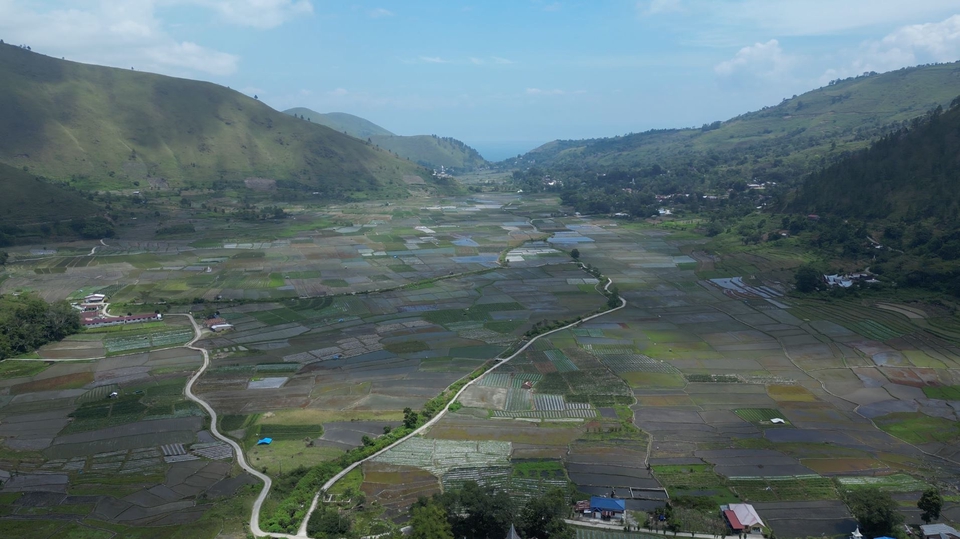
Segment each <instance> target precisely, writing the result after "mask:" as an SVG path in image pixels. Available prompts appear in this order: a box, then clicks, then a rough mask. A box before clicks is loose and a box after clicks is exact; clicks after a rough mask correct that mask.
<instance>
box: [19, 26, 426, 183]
mask: <svg viewBox="0 0 960 539" xmlns="http://www.w3.org/2000/svg"><path fill="white" fill-rule="evenodd" d="M0 162H2V163H6V164H9V165H12V166H14V167H16V168H22V167H28V170H29V171H30V172H31V173H34V174H38V175H42V176H45V177H48V178H52V179H56V180H69V181H71V183H72V184H73V185H76V186H78V187H82V188H92V189H121V188H134V187H133V186H135V185H139V184H142V185H143V187H142V188H144V189H149V188H151V187H153V188H163V187H176V186H183V185H195V186H200V187H205V186H211V185H213V184H214V183H215V182H221V185H222V184H223V183H224V182H226V183H234V184H236V185H241V186H242V182H243V180H245V179H248V178H266V179H270V180H276V181H277V185H278V186H281V185H282V186H284V187H286V188H290V189H299V190H304V191H319V192H321V193H323V194H324V195H327V196H330V197H339V196H357V195H361V194H362V196H366V195H367V194H378V195H381V194H382V195H397V194H402V193H405V192H406V188H405V187H404V185H405V184H404V182H403V177H404V176H409V175H420V176H423V177H426V178H429V175H428V174H427V171H425V170H423V169H421V168H419V167H416V166H414V165H413V164H411V163H409V162H406V161H403V160H401V159H397V158H396V157H394V156H393V155H391V154H390V153H389V152H386V151H379V150H377V149H376V148H375V147H373V146H372V145H370V144H366V143H364V142H362V141H359V140H357V139H354V138H352V137H348V136H346V135H344V134H342V133H339V132H336V131H333V130H332V129H329V128H327V127H324V126H322V125H319V124H315V123H308V122H304V121H300V120H297V119H294V118H293V117H291V116H288V115H286V114H283V113H280V112H278V111H275V110H273V109H271V108H270V107H268V106H266V105H264V104H263V103H261V102H259V101H257V100H255V99H251V98H249V97H247V96H244V95H242V94H240V93H238V92H235V91H233V90H230V89H228V88H225V87H222V86H218V85H215V84H210V83H205V82H197V81H192V80H185V79H177V78H172V77H165V76H161V75H154V74H149V73H140V72H136V71H132V70H121V69H113V68H107V67H100V66H92V65H85V64H79V63H74V62H68V61H63V60H57V59H54V58H50V57H47V56H43V55H40V54H37V53H33V52H29V51H26V50H23V49H20V48H18V47H14V46H10V45H2V46H0ZM134 182H137V183H134Z"/></svg>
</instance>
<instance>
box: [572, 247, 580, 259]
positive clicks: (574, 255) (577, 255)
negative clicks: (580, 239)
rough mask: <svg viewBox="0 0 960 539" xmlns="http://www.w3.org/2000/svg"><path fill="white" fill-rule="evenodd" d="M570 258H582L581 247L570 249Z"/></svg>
mask: <svg viewBox="0 0 960 539" xmlns="http://www.w3.org/2000/svg"><path fill="white" fill-rule="evenodd" d="M570 258H572V259H574V260H580V249H574V250H572V251H570Z"/></svg>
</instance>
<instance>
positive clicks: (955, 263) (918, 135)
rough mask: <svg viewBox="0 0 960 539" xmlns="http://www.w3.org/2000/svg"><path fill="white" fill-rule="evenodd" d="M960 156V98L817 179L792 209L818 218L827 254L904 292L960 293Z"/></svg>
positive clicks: (808, 181)
mask: <svg viewBox="0 0 960 539" xmlns="http://www.w3.org/2000/svg"><path fill="white" fill-rule="evenodd" d="M958 156H960V97H958V98H956V99H955V100H954V101H953V102H952V103H951V106H950V108H949V109H948V110H947V111H946V112H944V111H943V109H942V108H940V107H938V108H937V109H935V110H934V111H932V112H930V113H929V114H927V115H926V116H925V117H923V118H917V119H916V120H914V121H912V122H910V124H909V126H907V127H904V128H901V129H898V130H896V131H894V132H892V133H889V134H888V135H886V136H884V137H883V138H881V139H880V140H878V141H877V142H876V143H875V144H873V145H872V146H871V147H870V148H869V149H866V150H861V151H859V152H855V153H853V154H852V155H850V156H848V157H847V158H845V159H843V160H841V161H838V162H837V163H834V164H833V165H831V166H828V167H826V168H825V169H822V170H820V171H817V172H815V173H813V174H811V175H810V177H808V178H807V179H806V181H805V182H804V184H803V185H802V187H801V188H800V189H799V190H798V192H797V194H796V198H795V199H794V200H793V202H792V203H791V205H790V209H791V210H793V211H796V212H802V213H804V214H809V213H816V214H817V215H818V216H819V217H820V222H819V223H818V224H819V225H820V230H819V233H818V235H817V237H816V238H815V240H814V241H815V244H816V246H818V247H819V248H821V249H823V250H824V251H826V252H829V253H833V254H834V255H836V254H837V253H842V254H843V256H844V257H846V258H848V259H850V258H855V259H858V260H859V264H858V265H859V266H860V267H866V266H869V267H870V269H871V271H873V272H874V273H877V274H879V275H881V276H882V277H884V278H885V279H888V280H892V281H895V282H896V283H897V285H898V286H900V287H919V288H926V289H930V290H936V291H940V292H948V293H951V294H953V295H955V296H960V220H958V219H957V216H958V215H960V189H958V181H960V158H958ZM804 221H807V220H806V219H804ZM867 236H870V238H875V239H873V240H872V241H878V242H880V243H882V245H883V247H882V248H881V247H877V246H875V245H873V244H872V241H871V242H870V243H868V239H867Z"/></svg>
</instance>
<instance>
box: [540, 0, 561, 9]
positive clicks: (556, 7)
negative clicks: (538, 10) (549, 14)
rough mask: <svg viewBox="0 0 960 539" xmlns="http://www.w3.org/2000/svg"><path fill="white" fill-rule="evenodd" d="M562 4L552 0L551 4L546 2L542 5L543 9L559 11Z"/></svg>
mask: <svg viewBox="0 0 960 539" xmlns="http://www.w3.org/2000/svg"><path fill="white" fill-rule="evenodd" d="M562 7H563V6H561V5H560V2H554V3H552V4H547V5H545V6H543V10H544V11H560V8H562Z"/></svg>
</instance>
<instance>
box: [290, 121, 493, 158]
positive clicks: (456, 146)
mask: <svg viewBox="0 0 960 539" xmlns="http://www.w3.org/2000/svg"><path fill="white" fill-rule="evenodd" d="M284 114H289V115H292V116H294V117H297V118H300V119H302V120H309V121H311V122H318V123H321V124H323V125H326V126H327V127H329V128H331V129H336V130H338V131H342V132H344V133H346V134H347V135H350V136H352V137H355V138H358V139H361V140H366V141H368V142H370V143H371V144H373V145H375V146H377V147H380V148H383V149H385V150H387V151H390V152H393V153H395V154H397V155H398V156H400V157H403V158H404V159H408V160H410V161H413V162H414V163H417V164H419V165H421V166H425V167H428V168H434V169H439V168H440V167H444V168H449V169H454V170H458V171H465V170H471V169H474V168H477V167H481V166H484V165H486V164H487V161H486V160H485V159H484V158H483V156H481V155H480V152H478V151H477V150H475V149H474V148H471V147H470V146H468V145H467V144H465V143H463V142H461V141H459V140H457V139H455V138H452V137H438V136H436V135H396V134H394V133H392V132H391V131H388V130H387V129H385V128H383V127H380V126H379V125H377V124H375V123H373V122H371V121H369V120H367V119H364V118H361V117H359V116H354V115H353V114H347V113H345V112H329V113H321V112H317V111H314V110H311V109H308V108H304V107H297V108H292V109H288V110H286V111H284Z"/></svg>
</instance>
